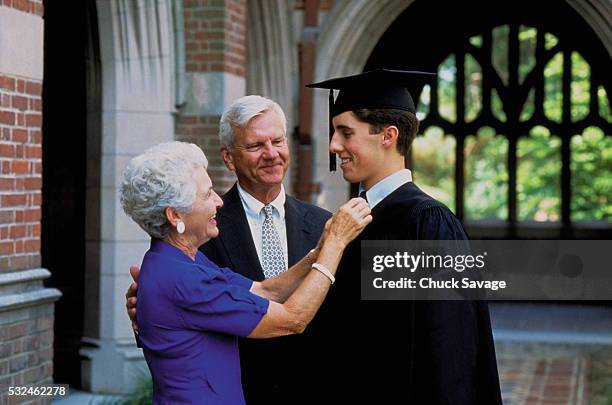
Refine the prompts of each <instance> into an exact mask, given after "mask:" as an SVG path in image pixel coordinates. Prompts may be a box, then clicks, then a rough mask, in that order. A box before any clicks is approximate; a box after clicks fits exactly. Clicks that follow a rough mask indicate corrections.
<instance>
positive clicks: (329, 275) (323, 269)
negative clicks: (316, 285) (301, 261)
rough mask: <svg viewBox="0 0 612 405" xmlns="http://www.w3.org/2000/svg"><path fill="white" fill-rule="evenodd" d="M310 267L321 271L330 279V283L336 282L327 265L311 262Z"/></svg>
mask: <svg viewBox="0 0 612 405" xmlns="http://www.w3.org/2000/svg"><path fill="white" fill-rule="evenodd" d="M312 268H313V269H316V270H318V271H320V272H321V273H323V274H324V275H325V277H327V278H328V279H329V281H331V283H332V284H334V283H335V282H336V279H335V278H334V276H333V275H332V274H331V271H329V269H328V268H327V267H325V266H323V265H322V264H321V263H313V264H312Z"/></svg>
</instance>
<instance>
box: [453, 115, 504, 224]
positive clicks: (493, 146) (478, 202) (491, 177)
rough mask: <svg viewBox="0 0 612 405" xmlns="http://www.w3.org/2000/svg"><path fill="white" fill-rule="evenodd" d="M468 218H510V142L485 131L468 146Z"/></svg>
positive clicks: (466, 191)
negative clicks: (508, 167) (508, 158)
mask: <svg viewBox="0 0 612 405" xmlns="http://www.w3.org/2000/svg"><path fill="white" fill-rule="evenodd" d="M464 154H465V185H466V187H465V214H466V217H467V218H468V219H498V220H505V219H506V218H507V217H508V205H507V203H506V202H507V195H508V171H507V170H506V161H507V155H508V142H507V140H506V139H505V138H504V137H503V136H495V131H494V130H493V128H488V127H485V128H482V129H481V130H480V131H479V133H478V136H476V137H468V139H467V140H466V142H465V148H464Z"/></svg>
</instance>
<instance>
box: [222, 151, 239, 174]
mask: <svg viewBox="0 0 612 405" xmlns="http://www.w3.org/2000/svg"><path fill="white" fill-rule="evenodd" d="M221 156H222V157H223V163H225V167H227V169H228V170H230V171H232V172H234V171H236V166H234V158H233V157H232V154H231V153H230V151H229V149H228V147H227V146H226V145H221Z"/></svg>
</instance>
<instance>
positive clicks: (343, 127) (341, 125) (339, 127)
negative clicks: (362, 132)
mask: <svg viewBox="0 0 612 405" xmlns="http://www.w3.org/2000/svg"><path fill="white" fill-rule="evenodd" d="M336 129H353V128H352V127H349V126H348V125H344V124H340V125H338V126H336Z"/></svg>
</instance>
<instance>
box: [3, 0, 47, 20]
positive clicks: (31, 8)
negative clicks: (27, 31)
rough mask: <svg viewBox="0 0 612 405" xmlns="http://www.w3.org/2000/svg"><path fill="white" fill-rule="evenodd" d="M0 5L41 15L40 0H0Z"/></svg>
mask: <svg viewBox="0 0 612 405" xmlns="http://www.w3.org/2000/svg"><path fill="white" fill-rule="evenodd" d="M0 6H6V7H11V8H14V9H16V10H19V11H23V12H25V13H29V14H35V15H37V16H40V17H42V16H43V10H44V8H43V2H42V0H0Z"/></svg>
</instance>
